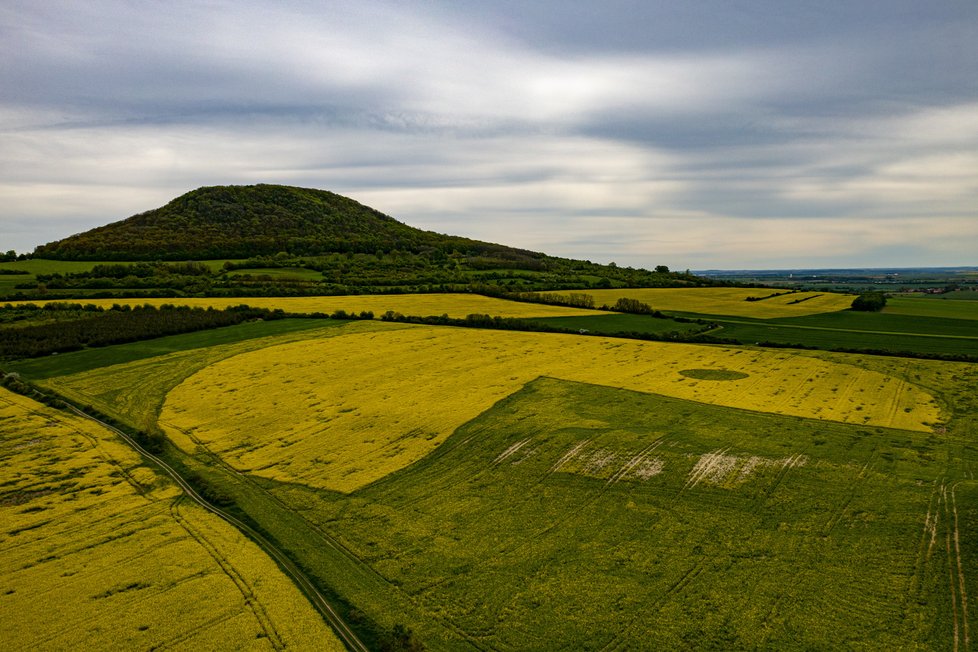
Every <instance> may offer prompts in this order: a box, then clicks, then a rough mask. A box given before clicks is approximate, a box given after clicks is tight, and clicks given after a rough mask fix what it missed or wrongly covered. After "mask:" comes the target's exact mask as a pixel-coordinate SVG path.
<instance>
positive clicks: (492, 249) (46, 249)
mask: <svg viewBox="0 0 978 652" xmlns="http://www.w3.org/2000/svg"><path fill="white" fill-rule="evenodd" d="M378 251H386V252H390V251H402V252H410V253H415V254H420V253H432V252H444V253H446V254H448V253H452V252H458V253H461V254H463V255H466V256H479V255H489V256H491V257H493V258H504V259H511V260H513V261H514V262H515V261H518V260H521V259H522V260H541V259H544V258H546V256H545V255H544V254H541V253H536V252H530V251H525V250H521V249H514V248H512V247H505V246H502V245H497V244H492V243H487V242H480V241H478V240H470V239H467V238H461V237H457V236H447V235H441V234H438V233H434V232H431V231H423V230H421V229H416V228H413V227H410V226H408V225H406V224H403V223H401V222H398V221H397V220H395V219H394V218H392V217H390V216H388V215H384V214H383V213H381V212H380V211H377V210H374V209H373V208H370V207H368V206H364V205H363V204H360V203H358V202H356V201H354V200H352V199H350V198H348V197H343V196H342V195H337V194H335V193H332V192H328V191H326V190H315V189H310V188H296V187H291V186H280V185H269V184H259V185H253V186H210V187H204V188H198V189H197V190H193V191H191V192H188V193H186V194H184V195H181V196H180V197H177V198H176V199H174V200H173V201H171V202H169V203H168V204H166V205H165V206H162V207H161V208H157V209H154V210H151V211H147V212H145V213H140V214H138V215H134V216H132V217H130V218H128V219H125V220H122V221H119V222H114V223H112V224H108V225H106V226H101V227H98V228H95V229H92V230H90V231H86V232H84V233H80V234H78V235H73V236H71V237H68V238H65V239H63V240H59V241H56V242H52V243H49V244H46V245H42V246H39V247H37V249H36V250H35V252H34V256H36V257H39V258H49V259H59V260H127V261H136V260H215V259H220V258H252V257H256V256H272V255H275V254H278V253H281V252H285V253H287V254H290V255H293V256H317V255H325V254H332V253H348V252H353V253H376V252H378Z"/></svg>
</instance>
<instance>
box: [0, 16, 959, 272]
mask: <svg viewBox="0 0 978 652" xmlns="http://www.w3.org/2000/svg"><path fill="white" fill-rule="evenodd" d="M853 5H855V6H853ZM0 58H2V59H0V60H2V61H4V64H3V65H0V249H4V250H6V249H8V248H16V249H18V250H20V251H28V250H30V249H32V248H33V246H35V245H37V244H41V243H43V242H46V241H48V240H53V239H56V238H60V237H64V236H66V235H69V234H70V233H74V232H78V231H81V230H84V229H87V228H90V227H92V226H96V225H99V224H103V223H106V222H109V221H114V220H117V219H121V218H123V217H126V216H128V215H130V214H132V213H135V212H139V211H142V210H146V209H148V208H153V207H156V206H159V205H161V204H162V203H165V202H166V201H168V200H169V199H171V198H172V197H174V196H176V195H178V194H181V193H183V192H186V191H187V190H190V189H192V188H195V187H199V186H202V185H211V184H225V183H227V184H230V183H256V182H271V183H288V184H295V185H305V186H312V187H318V188H326V189H330V190H333V191H336V192H340V193H342V194H347V195H350V196H352V197H354V198H355V199H357V200H359V201H361V202H363V203H366V204H369V205H371V206H374V207H376V208H378V209H380V210H382V211H384V212H386V213H389V214H391V215H393V216H395V217H397V218H399V219H401V220H403V221H406V222H408V223H410V224H412V225H415V226H420V227H424V228H429V229H434V230H437V231H442V232H450V233H457V234H461V235H467V236H471V237H477V238H482V239H489V240H495V241H501V242H505V243H507V244H512V245H516V246H522V247H527V248H531V249H536V250H543V251H547V252H548V253H554V254H559V255H567V256H574V257H581V258H588V259H591V260H596V261H610V260H615V261H617V262H619V263H620V264H629V265H637V266H645V267H649V266H653V265H656V264H668V265H670V266H672V267H678V268H686V267H690V268H694V269H696V268H705V267H713V268H717V267H726V268H731V267H741V268H747V267H753V268H760V267H816V266H873V265H877V266H892V265H949V264H978V260H976V259H975V252H976V251H978V210H976V207H978V82H976V80H978V6H976V5H975V4H974V3H972V2H963V1H962V2H957V1H944V2H936V3H928V4H927V5H926V6H924V5H920V3H917V2H902V1H898V2H894V1H893V0H888V1H887V2H865V3H844V2H838V3H819V7H818V8H817V9H815V8H813V7H812V6H811V3H802V2H797V3H795V2H784V1H782V2H770V3H768V2H756V1H754V2H750V3H746V2H729V1H728V2H714V1H710V0H702V1H700V2H693V3H665V2H662V3H649V2H613V3H610V4H607V3H602V5H601V7H600V10H599V9H598V8H597V5H595V7H583V8H568V7H567V5H566V3H555V2H553V3H548V2H536V3H516V2H501V1H499V2H488V3H487V2H478V3H477V2H460V1H456V2H444V3H439V2H398V3H393V2H392V3H384V2H370V1H364V0H361V1H358V2H336V3H329V4H328V8H327V6H325V5H322V4H321V3H314V2H302V1H293V2H281V3H270V2H235V3H230V2H224V1H221V0H213V1H210V2H205V3H198V2H193V3H191V2H173V3H131V2H123V1H102V0H100V1H98V2H92V3H85V4H84V6H82V5H79V3H68V2H63V3H62V2H48V3H27V2H18V1H17V0H14V1H12V2H8V3H6V4H5V5H4V6H3V7H2V8H0Z"/></svg>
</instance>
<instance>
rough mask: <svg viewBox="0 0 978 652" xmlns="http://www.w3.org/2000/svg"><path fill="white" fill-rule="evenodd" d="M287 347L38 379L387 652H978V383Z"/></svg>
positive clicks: (750, 355) (752, 355) (116, 361)
mask: <svg viewBox="0 0 978 652" xmlns="http://www.w3.org/2000/svg"><path fill="white" fill-rule="evenodd" d="M884 316H885V315H884ZM613 317H626V318H629V319H631V318H633V317H635V318H640V319H643V320H648V321H652V322H657V321H664V320H653V319H651V318H648V317H639V316H631V315H626V316H617V315H616V316H613ZM820 318H825V319H829V318H830V316H828V315H822V316H820ZM806 319H808V318H806ZM901 323H902V324H903V325H904V327H905V328H912V327H913V326H914V324H915V323H918V322H915V321H914V320H913V319H909V320H904V321H903V322H901ZM272 324H274V322H269V323H268V324H262V325H260V326H261V328H260V329H259V330H255V329H258V328H259V325H256V324H243V325H241V326H235V327H229V328H227V329H219V330H220V331H224V333H222V334H221V336H220V337H217V336H215V335H213V334H212V333H217V332H218V331H214V332H208V333H195V334H187V335H179V336H172V337H169V338H164V339H161V340H158V341H156V342H149V343H136V344H128V345H121V346H115V347H107V348H106V349H104V350H100V351H82V352H78V353H73V354H67V355H64V356H60V357H56V358H45V359H43V360H38V361H26V362H22V363H19V364H18V365H17V369H18V370H19V371H21V373H23V374H24V375H25V377H28V378H30V377H34V378H37V379H42V378H43V379H44V380H43V384H44V385H45V386H47V387H51V388H55V389H57V390H58V391H60V392H62V393H63V394H65V395H67V396H69V397H71V398H74V399H76V400H79V401H82V402H87V403H93V404H95V405H96V407H98V408H99V409H100V410H102V411H104V412H107V413H109V414H112V415H113V416H116V417H118V418H121V419H122V420H124V421H127V422H129V423H132V424H134V425H137V426H139V427H141V428H145V429H152V428H154V427H159V428H161V429H163V430H165V431H166V432H168V433H169V434H170V436H171V437H173V438H174V440H175V441H177V442H178V443H180V444H181V446H182V450H181V449H178V448H171V449H170V450H169V453H168V454H169V455H170V456H171V457H172V458H173V459H174V460H176V461H177V462H179V464H180V465H181V466H182V467H183V468H187V469H193V470H194V472H195V473H198V474H200V475H201V476H204V477H206V478H207V479H208V480H209V481H210V482H212V483H214V484H215V485H218V486H220V487H222V490H223V491H225V492H226V493H227V494H228V495H230V496H232V497H233V498H234V500H235V503H236V505H237V506H238V507H239V508H240V509H241V510H243V511H244V512H246V513H247V514H248V515H249V516H250V517H251V518H252V519H253V520H254V521H255V522H256V523H257V524H259V525H260V526H261V527H262V528H263V529H264V530H265V531H266V532H268V533H269V534H270V535H271V536H272V537H274V538H275V539H276V540H277V541H278V542H280V543H281V544H282V545H283V546H285V547H286V548H288V549H289V550H290V551H291V554H292V555H293V557H294V558H295V559H296V560H297V561H298V562H299V563H301V564H302V566H303V568H305V569H306V570H307V571H308V572H309V573H310V574H311V575H312V576H313V577H315V578H317V579H318V581H319V582H320V583H321V586H322V587H323V588H324V590H327V591H328V592H329V594H330V595H331V596H333V599H334V600H335V603H336V604H337V608H338V609H339V610H340V612H341V613H342V614H343V615H344V617H346V618H347V619H348V621H350V622H351V623H352V624H353V625H354V627H357V628H359V630H360V633H361V636H363V637H364V638H365V640H367V641H372V642H373V644H374V645H375V646H379V645H381V644H382V641H383V640H384V639H383V632H384V631H387V630H388V629H389V628H391V627H393V626H394V625H398V624H400V625H407V626H408V627H410V629H411V630H412V631H413V632H414V633H415V634H416V636H417V638H418V639H419V640H420V641H422V642H423V643H424V644H425V646H426V647H427V648H428V649H446V650H455V649H507V648H508V649H528V650H534V649H537V650H558V649H566V650H584V649H609V650H611V649H621V650H624V649H643V648H646V649H647V648H655V649H724V650H727V649H756V648H767V649H870V648H871V649H906V648H917V649H945V648H946V649H950V648H953V647H954V646H955V645H957V646H958V649H966V643H967V644H970V638H967V639H966V636H968V637H970V631H971V630H972V629H973V627H974V626H975V622H974V618H973V616H972V614H973V607H969V604H968V602H967V598H968V590H969V588H970V587H971V582H972V578H971V572H970V569H972V568H974V567H975V566H974V564H975V563H976V562H978V540H976V539H975V538H974V537H973V536H972V535H971V534H970V533H971V532H973V531H975V528H976V527H978V502H976V499H978V484H976V483H975V482H974V480H973V478H974V476H973V473H974V471H975V467H976V465H978V445H976V444H975V441H974V437H975V432H976V425H978V402H976V399H975V397H976V396H978V368H976V367H975V366H974V365H969V364H964V363H950V362H937V361H925V360H908V359H899V358H887V357H878V356H874V357H870V356H856V355H845V354H831V353H825V352H818V351H811V352H809V351H804V352H785V351H778V352H763V351H756V350H750V349H739V348H736V347H706V346H695V345H680V344H665V343H657V342H652V343H639V342H628V341H627V340H626V341H623V340H603V339H602V338H594V337H581V336H572V335H550V334H534V333H512V332H486V331H473V330H469V329H465V330H461V329H453V328H444V327H441V328H438V327H419V326H410V325H404V324H389V323H379V322H355V323H347V324H343V323H339V322H337V323H330V322H327V323H321V322H317V325H319V326H321V327H320V328H315V329H308V330H306V329H297V330H292V329H291V328H285V327H282V328H283V330H282V331H280V332H271V331H267V330H262V329H266V328H268V327H271V326H272ZM850 325H851V324H850ZM945 327H946V329H947V330H953V327H955V325H954V324H950V323H948V324H945ZM249 329H250V330H249ZM799 330H801V329H799ZM811 332H820V331H816V330H812V331H811ZM235 333H238V334H239V335H235ZM868 334H869V335H872V333H868ZM908 337H909V336H908ZM100 360H101V361H102V363H103V364H100ZM59 365H63V366H61V367H60V369H61V372H60V373H59V371H58V370H59ZM239 376H240V378H239ZM249 378H250V380H249ZM426 388H428V389H426ZM779 388H780V389H779ZM432 392H434V393H432ZM429 394H430V396H429ZM666 394H669V395H670V396H667V395H666ZM928 397H931V398H928ZM836 400H838V401H841V403H839V405H838V406H836V407H833V406H835V403H832V401H836ZM392 401H393V402H392ZM395 404H397V405H400V407H398V408H397V409H396V410H393V411H392V410H391V409H389V408H391V406H395ZM845 405H848V406H849V407H848V408H844V407H843V406H845ZM472 407H474V408H475V409H474V410H471V411H470V412H466V411H460V410H462V409H463V408H464V410H469V409H470V408H472ZM742 407H749V408H751V409H750V410H746V409H740V408H742ZM846 409H848V412H846V411H845V410H846ZM840 410H841V411H840ZM211 412H213V414H211ZM805 415H808V416H805ZM857 415H858V418H855V417H857ZM861 415H866V416H865V417H863V416H861ZM925 415H927V416H925ZM812 416H815V417H821V418H810V417H812ZM161 417H164V421H163V422H161V421H160V420H161ZM263 420H267V422H268V424H276V423H277V424H279V425H278V426H277V428H280V429H275V428H274V427H273V428H272V429H269V430H267V441H264V440H263V439H262V437H264V436H265V435H264V434H263V433H266V430H265V428H266V426H265V425H261V424H263V423H264V421H263ZM847 420H848V421H850V422H849V423H843V421H847ZM924 422H926V425H925V424H924ZM249 424H250V425H249ZM886 424H891V425H898V426H899V427H896V428H894V427H888V426H887V425H886ZM900 424H905V425H900ZM914 424H916V425H914ZM246 426H247V427H246ZM901 428H910V429H901ZM286 429H288V432H287V434H286V433H285V430H286ZM432 434H434V438H431V437H430V435H432ZM351 437H353V439H351ZM356 437H359V438H360V439H359V440H358V441H359V442H361V443H360V444H357V445H356V446H354V444H353V442H354V441H355V438H356ZM385 437H386V438H387V439H384V438H385ZM188 438H189V439H188ZM188 441H189V442H192V444H191V445H187V442H188ZM236 442H237V445H236ZM415 442H419V443H420V447H419V444H418V443H415ZM357 446H360V448H357ZM370 451H378V452H370ZM344 455H345V456H347V457H345V458H344V457H343V456H344ZM369 455H374V457H372V458H371V457H369ZM405 456H406V457H405ZM327 457H329V458H331V459H330V460H327V459H326V458H327ZM358 458H360V460H361V461H360V462H359V464H360V466H359V467H358V466H357V459H358ZM344 460H346V461H344ZM365 460H376V461H369V462H367V461H365ZM385 460H386V461H385ZM397 460H403V461H397ZM259 462H260V463H259ZM394 462H396V463H394ZM966 632H967V634H966Z"/></svg>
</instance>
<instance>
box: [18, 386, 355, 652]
mask: <svg viewBox="0 0 978 652" xmlns="http://www.w3.org/2000/svg"><path fill="white" fill-rule="evenodd" d="M0 632H2V635H0V638H2V641H3V649H4V650H104V649H154V648H163V647H166V648H174V647H178V648H182V649H197V650H202V649H241V650H269V649H282V648H283V647H289V648H290V649H310V650H312V649H317V650H318V649H331V650H342V649H343V647H342V645H341V644H340V643H339V641H338V640H336V638H335V637H334V636H333V634H332V632H331V631H330V630H329V628H328V627H327V626H326V625H325V623H324V622H323V621H322V619H321V618H320V617H319V615H318V614H317V613H316V612H315V611H314V610H313V609H312V607H311V606H310V605H309V604H308V602H306V600H305V598H304V597H303V596H302V594H301V593H300V592H299V591H298V589H296V588H295V586H294V585H293V584H292V583H291V582H290V581H289V580H288V578H287V577H285V576H284V575H283V574H282V572H281V571H280V570H279V569H278V567H277V566H276V565H275V563H274V562H272V561H271V560H270V559H269V558H267V557H266V556H265V555H264V553H262V552H261V550H260V549H259V548H258V547H257V546H255V545H254V544H253V543H251V542H250V541H249V540H248V539H246V538H245V537H244V536H243V535H242V534H240V533H239V532H238V531H237V530H235V529H234V528H232V527H231V526H229V525H227V524H226V523H224V521H222V520H220V519H218V518H217V517H215V516H213V515H211V514H209V513H207V512H205V511H203V510H202V509H200V508H198V507H196V506H195V505H193V504H192V503H190V502H189V501H186V500H185V499H184V498H182V497H181V494H180V492H179V490H178V489H177V488H176V487H175V485H173V484H172V483H171V482H170V481H169V480H168V479H167V478H165V477H164V476H161V475H158V474H157V473H155V472H153V471H152V470H150V469H149V468H147V467H145V466H142V465H141V460H140V458H139V457H138V456H137V455H136V454H135V453H134V452H133V451H132V450H131V449H129V448H128V447H126V446H125V445H124V444H122V443H121V442H120V441H118V440H117V439H116V438H115V436H114V435H113V434H112V433H110V432H109V431H106V430H104V429H102V428H101V427H99V426H98V425H97V424H94V423H93V422H91V421H89V420H87V419H82V418H79V417H75V416H73V415H70V414H66V413H64V412H60V411H57V410H53V409H50V408H46V407H44V406H42V405H40V404H38V403H36V402H34V401H31V400H29V399H26V398H24V397H22V396H19V395H16V394H12V393H10V392H9V391H7V390H5V389H0Z"/></svg>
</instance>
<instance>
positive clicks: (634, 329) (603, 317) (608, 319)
mask: <svg viewBox="0 0 978 652" xmlns="http://www.w3.org/2000/svg"><path fill="white" fill-rule="evenodd" d="M528 321H530V322H533V323H538V324H545V325H547V326H554V327H556V328H569V329H571V330H580V329H584V330H588V331H595V332H599V333H609V334H611V333H641V334H650V335H665V334H667V333H681V334H689V333H695V332H698V331H701V330H703V329H704V327H703V326H702V325H701V324H696V323H683V322H678V321H676V320H674V319H654V318H652V317H650V316H648V315H628V314H608V313H603V314H596V315H593V316H591V315H585V316H580V317H541V318H535V319H530V320H528Z"/></svg>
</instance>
